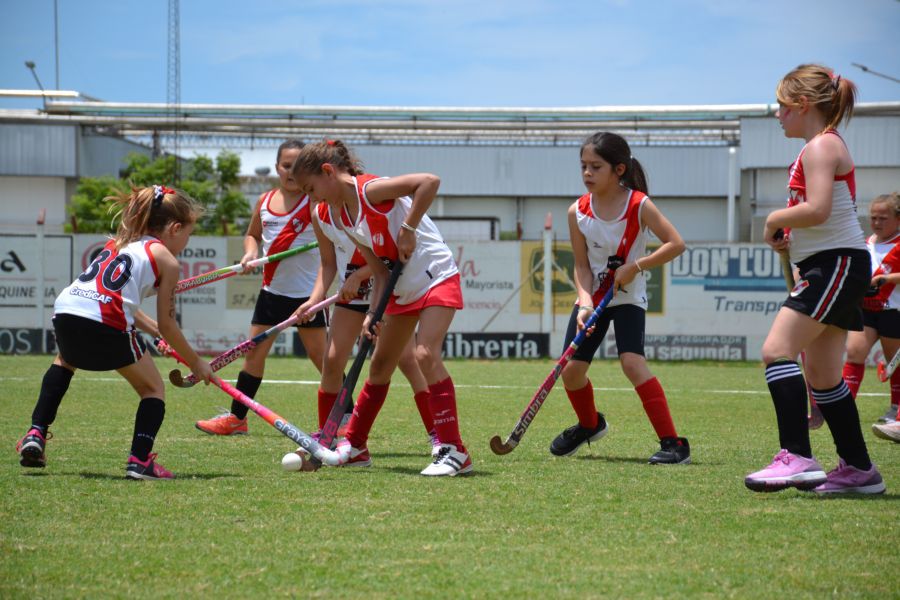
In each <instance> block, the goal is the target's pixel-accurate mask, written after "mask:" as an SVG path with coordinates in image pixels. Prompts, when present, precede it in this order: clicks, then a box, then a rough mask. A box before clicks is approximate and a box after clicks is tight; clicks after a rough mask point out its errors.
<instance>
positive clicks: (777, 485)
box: [744, 448, 827, 492]
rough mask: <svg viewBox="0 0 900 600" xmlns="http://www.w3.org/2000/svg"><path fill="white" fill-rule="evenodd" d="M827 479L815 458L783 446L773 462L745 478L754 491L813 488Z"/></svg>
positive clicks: (745, 483) (746, 483) (747, 484)
mask: <svg viewBox="0 0 900 600" xmlns="http://www.w3.org/2000/svg"><path fill="white" fill-rule="evenodd" d="M826 481H827V479H826V477H825V471H823V470H822V467H821V465H819V463H818V462H816V459H814V458H804V457H803V456H799V455H797V454H792V453H790V452H788V451H787V450H785V449H784V448H782V449H781V450H780V451H779V452H778V454H776V455H775V458H773V459H772V463H771V464H770V465H769V466H768V467H766V468H765V469H763V470H762V471H757V472H756V473H750V474H749V475H747V477H745V478H744V485H746V486H747V487H748V488H749V489H751V490H753V491H754V492H777V491H779V490H783V489H785V488H789V487H795V488H797V489H798V490H811V489H813V488H815V487H817V486H819V485H822V484H823V483H825V482H826Z"/></svg>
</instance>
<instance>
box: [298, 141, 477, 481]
mask: <svg viewBox="0 0 900 600" xmlns="http://www.w3.org/2000/svg"><path fill="white" fill-rule="evenodd" d="M294 175H295V177H296V178H297V179H298V180H299V181H300V182H301V184H302V185H303V189H304V190H305V191H306V192H307V193H309V194H311V195H312V196H313V197H315V198H316V199H318V200H320V201H324V202H327V203H328V204H329V206H330V207H331V211H332V214H333V215H334V214H336V215H338V217H339V219H340V222H341V223H346V224H347V225H346V226H344V230H345V231H346V232H347V234H348V235H349V236H350V237H351V238H352V239H353V241H354V243H356V244H357V245H358V247H359V248H360V251H361V252H362V253H363V255H364V258H365V259H366V261H367V262H368V263H369V266H370V267H371V268H372V270H373V272H374V274H375V277H376V283H375V286H374V290H373V294H372V297H373V298H377V297H379V292H380V290H381V288H382V287H383V286H384V285H386V282H385V280H386V279H387V277H386V273H385V271H386V270H385V269H384V267H383V266H382V263H385V264H389V265H390V266H391V267H393V266H394V263H395V262H396V261H398V260H399V261H401V262H403V263H404V266H403V273H402V275H401V276H400V278H399V280H398V281H397V283H396V287H395V288H394V290H393V296H392V297H391V298H390V301H389V303H388V306H387V310H386V311H385V319H384V323H383V324H382V325H381V326H380V331H378V343H377V344H376V345H375V351H374V353H373V355H372V361H371V364H370V366H369V376H368V379H367V380H366V382H365V384H364V385H363V388H362V390H361V391H360V394H359V396H358V398H357V405H356V408H355V409H354V411H353V416H352V417H351V418H350V422H349V423H348V425H347V432H346V439H345V440H344V441H342V442H341V444H349V445H350V446H351V452H350V457H351V461H352V460H356V461H362V462H365V461H367V460H371V459H370V458H369V451H368V447H367V443H368V438H369V431H370V430H371V428H372V424H373V423H374V422H375V418H376V417H377V416H378V412H379V411H380V410H381V407H382V405H383V404H384V401H385V399H386V397H387V393H388V388H389V386H390V381H391V376H392V375H393V372H394V369H396V367H397V363H398V362H399V360H400V357H401V355H402V354H403V351H404V348H405V347H406V345H407V342H408V341H409V339H410V337H412V336H413V335H415V344H416V345H415V356H416V360H417V362H418V364H419V368H420V369H421V371H422V373H423V374H424V376H425V379H426V381H427V382H428V389H429V392H430V400H429V406H430V409H431V415H432V416H433V418H434V429H435V431H436V433H437V435H438V438H439V439H440V441H441V447H440V450H439V452H438V453H437V456H435V457H434V460H433V462H432V464H430V465H429V466H427V467H426V468H425V469H424V470H423V471H422V474H423V475H436V476H444V475H449V476H453V475H458V474H462V473H467V472H469V471H471V470H472V460H471V458H470V457H469V454H468V451H467V449H466V447H465V445H464V444H463V442H462V439H461V437H460V433H459V419H458V415H457V410H456V392H455V390H454V387H453V380H452V379H451V378H450V374H449V373H448V372H447V369H446V367H445V366H444V363H443V361H442V360H441V347H442V344H443V340H444V337H445V335H446V333H447V330H448V329H449V327H450V323H451V322H452V320H453V315H454V314H455V313H456V311H457V310H458V309H461V308H462V307H463V302H462V290H461V287H460V278H459V270H458V269H457V267H456V263H455V261H454V260H453V255H452V253H451V252H450V249H449V248H448V247H447V245H446V244H445V243H444V242H443V240H442V239H441V237H440V233H439V232H438V230H437V227H435V225H434V223H433V222H432V221H431V219H429V218H428V216H427V215H426V214H425V213H426V211H427V209H428V207H429V206H430V205H431V202H432V201H433V200H434V197H435V195H436V194H437V190H438V187H439V185H440V180H439V179H438V177H436V176H435V175H431V174H427V173H420V174H412V175H401V176H398V177H392V178H387V177H378V176H376V175H370V174H365V173H364V172H363V170H362V167H361V166H360V164H359V162H358V160H357V159H356V158H355V156H353V154H352V153H351V151H350V149H349V148H347V146H345V145H344V144H343V143H342V142H340V141H331V140H329V141H323V142H318V143H315V144H309V145H307V146H306V147H304V148H303V149H302V150H301V151H300V154H299V156H298V157H297V161H296V162H295V163H294ZM410 197H411V198H410ZM370 321H371V315H368V314H367V315H366V318H365V320H364V321H363V330H364V331H365V332H366V334H367V335H369V326H370V324H371V323H370ZM417 326H418V331H417V330H416V327H417Z"/></svg>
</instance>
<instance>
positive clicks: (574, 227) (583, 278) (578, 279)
mask: <svg viewBox="0 0 900 600" xmlns="http://www.w3.org/2000/svg"><path fill="white" fill-rule="evenodd" d="M576 206H577V203H573V204H572V206H570V207H569V238H570V239H571V241H572V254H573V256H574V258H575V293H576V294H577V297H578V300H577V301H578V307H579V309H578V317H577V319H576V323H577V325H578V331H581V330H582V329H584V324H585V322H586V321H587V320H588V319H589V318H590V316H591V311H592V310H593V309H594V299H593V298H592V292H593V290H592V288H593V286H594V274H593V272H591V263H590V261H589V260H588V255H587V241H586V240H585V239H584V234H582V233H581V230H580V229H579V228H578V217H577V216H576V214H575V211H576Z"/></svg>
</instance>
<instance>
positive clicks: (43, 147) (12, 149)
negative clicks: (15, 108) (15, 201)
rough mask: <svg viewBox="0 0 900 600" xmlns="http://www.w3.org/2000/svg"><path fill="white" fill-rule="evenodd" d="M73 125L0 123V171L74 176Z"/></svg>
mask: <svg viewBox="0 0 900 600" xmlns="http://www.w3.org/2000/svg"><path fill="white" fill-rule="evenodd" d="M77 133H78V128H77V127H76V126H66V125H6V124H2V125H0V175H48V176H53V177H75V176H76V174H77V172H78V160H77V155H76V152H75V139H76V136H77Z"/></svg>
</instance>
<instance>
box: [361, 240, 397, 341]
mask: <svg viewBox="0 0 900 600" xmlns="http://www.w3.org/2000/svg"><path fill="white" fill-rule="evenodd" d="M356 247H357V248H359V252H360V254H362V255H363V258H365V259H366V264H367V265H368V266H369V269H370V270H371V271H372V273H371V274H370V277H371V276H372V275H374V276H375V281H374V283H373V284H372V293H371V294H370V295H369V302H370V304H369V312H367V313H366V318H365V319H364V320H363V324H362V331H363V334H364V335H365V336H366V337H374V336H373V335H372V333H371V332H370V331H369V326H370V325H373V326H374V329H375V336H377V335H378V332H379V331H380V329H381V324H380V323H372V311H373V310H374V309H375V305H376V304H378V300H379V299H380V298H381V294H382V290H384V288H385V286H386V285H387V281H388V276H389V275H390V271H388V269H387V267H386V266H384V263H383V262H381V259H379V258H378V257H377V256H375V253H374V252H372V249H371V248H369V247H368V246H363V245H362V244H356Z"/></svg>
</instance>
